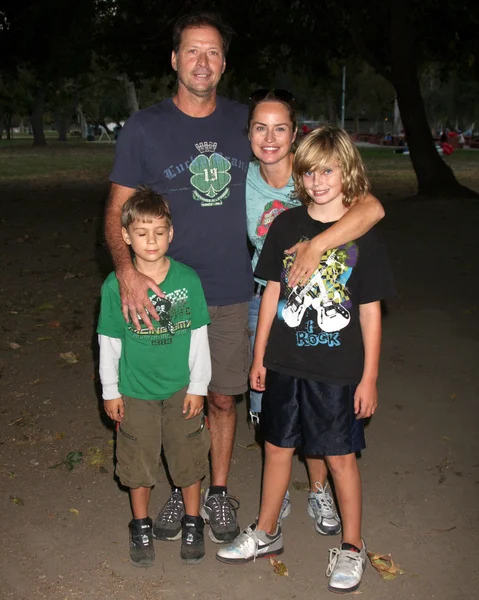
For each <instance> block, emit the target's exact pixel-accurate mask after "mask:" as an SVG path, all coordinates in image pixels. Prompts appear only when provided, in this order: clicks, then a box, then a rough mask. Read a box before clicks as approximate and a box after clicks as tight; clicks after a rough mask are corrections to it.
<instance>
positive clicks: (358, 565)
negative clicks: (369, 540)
mask: <svg viewBox="0 0 479 600" xmlns="http://www.w3.org/2000/svg"><path fill="white" fill-rule="evenodd" d="M361 541H362V543H363V547H362V548H361V550H360V552H356V551H355V550H346V549H344V550H343V546H344V545H346V544H342V545H341V548H332V549H330V551H329V565H328V568H327V569H326V577H329V584H328V590H329V591H330V592H336V593H339V594H347V593H348V592H354V590H357V589H358V587H359V584H360V583H361V579H362V577H363V572H364V569H365V568H366V558H367V554H366V544H365V542H364V540H361Z"/></svg>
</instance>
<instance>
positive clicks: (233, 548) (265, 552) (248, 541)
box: [216, 523, 283, 564]
mask: <svg viewBox="0 0 479 600" xmlns="http://www.w3.org/2000/svg"><path fill="white" fill-rule="evenodd" d="M282 552H283V534H282V533H281V526H280V525H278V528H277V530H276V533H274V534H272V535H270V534H269V533H266V531H262V530H260V529H258V530H257V529H256V524H254V523H253V524H252V525H250V526H249V527H247V528H246V529H245V530H244V531H242V532H241V533H240V534H239V535H238V537H237V538H236V539H235V540H234V541H233V543H231V544H228V545H227V546H223V547H222V548H220V549H219V550H218V552H217V553H216V558H217V559H218V560H219V561H220V562H224V563H234V564H235V563H237V564H242V563H246V562H249V561H250V560H256V558H264V557H268V556H276V555H277V554H281V553H282Z"/></svg>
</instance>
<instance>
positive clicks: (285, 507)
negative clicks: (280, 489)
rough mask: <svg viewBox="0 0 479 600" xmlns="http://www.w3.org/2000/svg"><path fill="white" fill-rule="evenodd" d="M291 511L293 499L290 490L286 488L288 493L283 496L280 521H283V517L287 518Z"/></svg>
mask: <svg viewBox="0 0 479 600" xmlns="http://www.w3.org/2000/svg"><path fill="white" fill-rule="evenodd" d="M290 513H291V500H290V497H289V492H288V490H286V494H285V495H284V498H283V503H282V504H281V510H280V511H279V519H278V523H281V521H282V520H283V519H285V518H286V517H287V516H289V514H290Z"/></svg>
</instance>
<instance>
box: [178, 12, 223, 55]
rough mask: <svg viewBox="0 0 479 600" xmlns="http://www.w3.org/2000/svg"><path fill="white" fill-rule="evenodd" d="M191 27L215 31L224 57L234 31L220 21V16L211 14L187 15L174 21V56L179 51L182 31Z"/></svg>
mask: <svg viewBox="0 0 479 600" xmlns="http://www.w3.org/2000/svg"><path fill="white" fill-rule="evenodd" d="M191 27H213V28H214V29H216V30H217V31H218V32H219V34H220V35H221V39H222V40H223V54H224V55H225V56H226V54H227V52H228V49H229V47H230V43H231V38H232V37H233V35H234V31H233V29H232V28H231V27H230V26H229V25H227V24H226V23H225V22H224V21H223V20H222V18H221V17H220V15H218V14H217V13H211V12H198V13H189V14H186V15H183V16H182V17H180V18H179V19H178V20H177V21H176V23H175V24H174V26H173V51H174V53H175V54H178V51H179V49H180V44H181V36H182V35H183V31H184V30H185V29H188V28H191Z"/></svg>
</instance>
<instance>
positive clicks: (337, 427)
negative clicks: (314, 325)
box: [260, 369, 366, 456]
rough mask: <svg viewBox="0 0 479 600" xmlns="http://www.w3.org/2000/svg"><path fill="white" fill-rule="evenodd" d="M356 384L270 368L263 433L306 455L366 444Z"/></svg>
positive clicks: (336, 452) (352, 450) (269, 439)
mask: <svg viewBox="0 0 479 600" xmlns="http://www.w3.org/2000/svg"><path fill="white" fill-rule="evenodd" d="M356 387H357V386H356V385H332V384H329V383H322V382H320V381H311V380H309V379H299V378H297V377H292V376H291V375H285V374H283V373H277V372H276V371H271V370H270V369H268V371H267V375H266V390H265V392H264V394H263V410H262V413H261V421H260V423H261V432H262V434H263V437H264V440H265V441H267V442H269V443H270V444H273V445H274V446H279V447H280V448H301V449H302V450H303V452H304V454H305V455H306V456H339V455H344V454H352V453H355V452H359V451H360V450H363V448H365V447H366V443H365V441H364V424H363V419H359V420H357V419H356V415H355V414H354V393H355V391H356Z"/></svg>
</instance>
